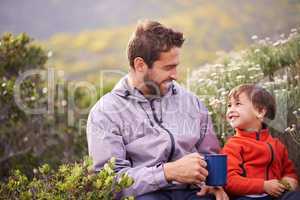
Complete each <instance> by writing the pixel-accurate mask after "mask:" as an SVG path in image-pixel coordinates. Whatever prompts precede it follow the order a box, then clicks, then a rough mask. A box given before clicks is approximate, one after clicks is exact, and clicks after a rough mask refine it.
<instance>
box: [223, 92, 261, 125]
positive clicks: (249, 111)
mask: <svg viewBox="0 0 300 200" xmlns="http://www.w3.org/2000/svg"><path fill="white" fill-rule="evenodd" d="M258 114H259V113H258V111H257V109H256V108H255V107H254V106H253V104H252V102H251V101H250V99H249V98H248V97H247V95H246V94H245V93H241V94H240V95H239V96H238V98H236V99H235V98H233V97H231V99H230V100H229V102H228V107H227V112H226V118H227V121H228V122H229V123H230V125H231V126H232V127H233V128H239V129H244V130H245V129H247V130H255V131H258V130H260V129H261V121H260V120H259V119H258V118H257V116H258Z"/></svg>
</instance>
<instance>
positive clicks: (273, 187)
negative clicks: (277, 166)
mask: <svg viewBox="0 0 300 200" xmlns="http://www.w3.org/2000/svg"><path fill="white" fill-rule="evenodd" d="M286 189H287V188H285V186H284V185H283V184H281V183H280V182H279V180H277V179H272V180H268V181H264V190H265V192H266V193H268V194H269V195H271V196H274V197H279V196H280V195H282V193H283V192H284V191H285V190H286Z"/></svg>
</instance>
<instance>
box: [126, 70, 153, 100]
mask: <svg viewBox="0 0 300 200" xmlns="http://www.w3.org/2000/svg"><path fill="white" fill-rule="evenodd" d="M133 73H134V72H129V74H128V84H129V86H130V87H131V88H133V89H134V88H136V89H138V90H139V91H140V92H142V94H143V95H147V94H148V91H147V89H146V88H145V85H144V83H143V81H141V80H139V79H138V78H137V77H136V76H135V75H134V74H133Z"/></svg>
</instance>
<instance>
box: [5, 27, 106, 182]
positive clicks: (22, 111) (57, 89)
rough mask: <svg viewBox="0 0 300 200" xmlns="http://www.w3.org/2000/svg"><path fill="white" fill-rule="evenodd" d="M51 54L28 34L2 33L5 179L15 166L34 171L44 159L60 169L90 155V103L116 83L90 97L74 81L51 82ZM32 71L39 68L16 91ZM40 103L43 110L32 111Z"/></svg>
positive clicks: (98, 90)
mask: <svg viewBox="0 0 300 200" xmlns="http://www.w3.org/2000/svg"><path fill="white" fill-rule="evenodd" d="M48 55H49V53H47V52H46V50H44V49H42V48H41V47H40V46H39V45H37V44H34V43H33V40H32V39H31V38H29V36H28V35H26V34H20V35H18V36H14V35H12V34H9V33H7V34H5V35H3V36H2V37H1V38H0V113H1V116H0V179H5V178H6V177H7V176H8V172H9V171H10V170H12V169H19V170H20V171H22V172H23V173H25V174H26V175H28V176H33V174H32V168H34V167H35V168H36V167H37V166H39V165H40V164H41V163H49V165H50V166H51V167H54V168H55V167H58V165H59V164H61V163H64V162H73V161H77V160H80V159H81V158H82V157H83V156H84V155H86V154H87V145H86V136H85V121H86V119H87V114H88V109H87V108H88V107H89V106H90V105H93V104H94V103H95V101H96V100H97V99H98V98H99V97H100V95H103V94H104V93H106V92H108V91H110V90H111V88H112V86H111V85H109V86H108V87H105V88H99V87H95V90H96V91H97V92H96V94H95V98H94V99H90V95H89V94H88V93H85V92H84V90H83V89H82V88H78V89H77V90H76V92H72V91H71V89H72V87H71V85H72V83H71V82H67V81H64V80H60V79H59V78H56V79H55V80H54V83H53V84H49V80H48V77H49V76H50V75H51V70H50V69H48V68H47V67H46V61H47V59H48ZM28 72H37V73H36V74H33V75H30V76H28V77H25V78H24V79H23V80H22V81H21V82H20V85H19V86H20V87H19V88H20V90H16V88H18V87H17V86H18V84H17V83H18V80H20V78H22V76H23V75H24V74H26V73H28ZM54 73H55V72H54ZM70 88H71V89H70ZM101 91H103V92H101ZM93 95H94V94H93ZM18 99H19V100H20V101H21V103H22V104H21V106H20V105H19V104H17V102H18ZM49 99H50V100H49ZM35 108H41V109H42V110H43V111H42V112H40V113H31V112H29V111H30V110H32V109H35ZM84 109H85V110H87V111H86V112H81V111H82V110H84ZM83 119H84V120H83Z"/></svg>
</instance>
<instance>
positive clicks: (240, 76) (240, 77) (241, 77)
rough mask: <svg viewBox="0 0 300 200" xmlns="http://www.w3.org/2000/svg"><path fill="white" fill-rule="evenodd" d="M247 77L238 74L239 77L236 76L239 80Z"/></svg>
mask: <svg viewBox="0 0 300 200" xmlns="http://www.w3.org/2000/svg"><path fill="white" fill-rule="evenodd" d="M244 78H245V76H244V75H238V76H237V77H236V79H238V80H240V79H244Z"/></svg>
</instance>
